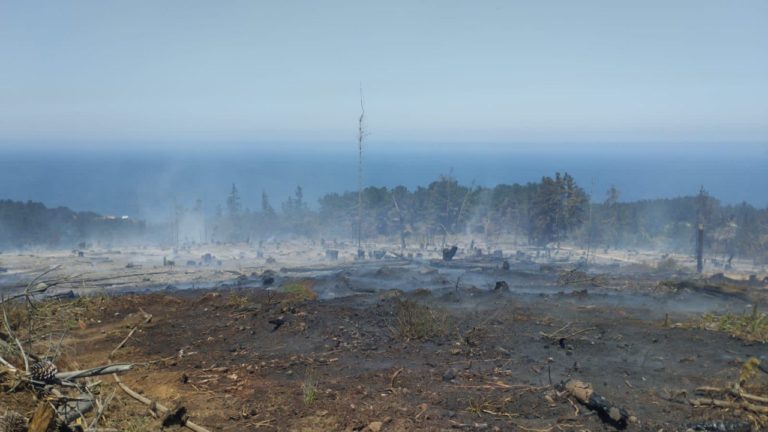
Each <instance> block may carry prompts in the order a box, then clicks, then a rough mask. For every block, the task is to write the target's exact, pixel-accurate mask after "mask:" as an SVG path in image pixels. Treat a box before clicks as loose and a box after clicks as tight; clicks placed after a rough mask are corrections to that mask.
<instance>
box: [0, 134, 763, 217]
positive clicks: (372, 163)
mask: <svg viewBox="0 0 768 432" xmlns="http://www.w3.org/2000/svg"><path fill="white" fill-rule="evenodd" d="M654 149H655V150H654V151H649V152H643V151H631V152H627V153H623V152H621V151H609V152H602V151H597V150H595V149H587V150H585V151H578V150H577V149H575V148H574V149H571V151H563V152H558V151H542V152H537V151H535V150H530V149H528V150H526V151H521V152H516V151H514V150H509V149H507V150H504V151H493V150H489V149H488V148H485V149H482V150H479V151H476V152H475V151H473V150H472V146H467V148H466V149H460V150H457V149H455V148H452V149H449V150H441V148H440V147H439V146H435V147H433V148H432V149H428V150H422V151H413V152H409V151H408V150H407V149H400V150H397V151H382V150H371V151H366V152H365V153H364V163H363V174H364V175H363V177H364V178H363V182H364V184H365V185H366V186H369V185H371V186H387V187H393V186H397V185H404V186H407V187H408V188H414V187H416V186H420V185H422V186H425V185H427V184H429V182H431V181H433V180H435V179H437V178H438V177H439V176H440V175H452V176H454V177H455V178H457V179H458V180H459V181H460V182H461V183H462V184H466V185H470V184H475V185H482V186H494V185H496V184H498V183H526V182H535V181H538V180H540V179H541V177H542V176H544V175H553V174H554V173H555V172H557V171H560V172H569V173H570V174H571V175H573V176H574V177H575V179H576V181H577V183H578V184H579V185H581V186H582V187H583V188H584V189H585V190H586V191H587V192H588V193H590V195H591V196H592V199H593V200H595V201H602V200H603V199H604V197H605V191H606V190H607V189H608V187H609V186H610V185H615V186H616V187H617V188H618V189H619V190H620V192H621V200H622V201H634V200H641V199H652V198H672V197H677V196H683V195H694V194H696V193H697V192H698V190H699V188H700V187H701V186H703V187H704V188H705V189H706V190H707V191H709V192H710V194H712V195H713V196H715V197H716V198H718V199H720V200H721V201H722V202H724V203H731V204H738V203H741V202H742V201H746V202H749V203H751V204H753V205H755V206H757V207H766V206H768V151H762V150H760V151H750V152H738V151H734V152H729V151H728V150H727V149H725V150H723V149H721V150H719V151H714V152H713V151H708V152H702V153H700V154H698V153H696V152H688V151H676V152H660V151H659V148H658V147H655V148H654ZM232 184H236V185H237V187H238V189H239V191H240V194H241V197H242V201H243V206H244V207H247V208H251V209H253V210H257V209H259V208H260V200H261V193H262V191H265V192H267V193H268V194H269V196H270V199H271V201H272V205H273V206H274V207H275V208H278V209H279V208H280V203H281V202H283V201H285V199H286V198H287V197H288V196H289V195H290V194H292V193H293V191H294V190H295V189H296V187H297V186H301V187H302V188H303V191H304V196H305V199H306V200H307V202H308V204H309V205H310V206H311V207H313V206H316V205H317V199H318V198H319V197H320V196H322V195H323V194H326V193H329V192H343V191H351V190H356V187H357V152H356V148H355V147H354V145H351V146H349V148H348V151H341V150H339V149H338V148H336V149H334V150H333V151H319V150H306V149H305V150H294V151H287V150H282V151H277V150H271V151H267V150H258V149H253V150H242V151H223V152H218V153H217V152H214V151H213V150H209V151H207V150H198V151H195V152H186V151H183V150H178V151H162V152H150V151H138V150H137V151H121V152H116V151H112V152H110V151H98V152H86V151H82V150H73V151H71V152H67V151H62V150H57V151H54V152H49V153H48V152H44V151H40V150H36V151H29V152H26V151H24V150H23V149H14V150H13V151H4V152H2V153H0V199H14V200H24V201H26V200H33V201H41V202H43V203H45V204H46V205H47V206H49V207H51V206H53V207H55V206H67V207H70V208H73V209H75V210H92V211H96V212H99V213H102V214H111V215H120V216H122V215H127V216H131V217H138V218H142V219H147V220H150V221H156V220H164V219H167V218H168V216H169V215H170V214H171V212H172V208H173V204H174V203H178V204H182V205H185V206H188V207H191V206H192V205H194V202H195V200H196V199H198V198H199V199H202V200H203V203H204V206H205V208H206V210H207V211H208V212H209V213H212V212H213V211H214V209H215V208H216V206H217V205H221V206H222V207H224V203H225V200H226V196H227V194H228V193H229V190H230V188H231V186H232Z"/></svg>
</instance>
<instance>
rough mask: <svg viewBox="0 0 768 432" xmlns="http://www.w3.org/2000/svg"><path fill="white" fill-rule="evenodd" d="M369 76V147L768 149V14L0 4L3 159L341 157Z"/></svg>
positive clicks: (513, 6)
mask: <svg viewBox="0 0 768 432" xmlns="http://www.w3.org/2000/svg"><path fill="white" fill-rule="evenodd" d="M360 82H362V83H363V86H364V90H365V97H366V105H367V113H368V118H369V120H368V128H369V129H370V131H371V132H372V135H371V137H370V140H371V142H373V143H376V142H389V143H395V144H397V143H400V144H401V145H403V143H418V142H443V141H452V142H477V141H482V142H497V143H514V142H594V141H602V142H647V141H653V142H696V141H720V142H734V141H753V142H754V141H762V142H766V141H768V1H766V0H759V1H749V0H739V1H733V0H723V1H711V0H691V1H686V0H674V1H671V0H658V1H657V0H643V1H634V2H625V1H613V0H606V1H586V0H579V1H573V0H566V1H546V0H536V1H533V0H531V1H447V0H440V1H412V0H411V1H392V0H390V1H377V2H368V1H348V2H340V1H270V2H266V1H192V0H182V1H156V0H152V1H140V0H130V1H103V0H98V1H60V0H54V1H32V0H19V1H9V0H0V145H2V146H3V148H6V149H8V148H11V147H14V146H18V145H19V143H22V142H26V143H29V142H49V143H50V142H53V143H59V145H72V144H73V143H82V142H85V143H118V142H123V143H125V142H144V143H147V142H152V143H159V144H158V145H159V146H161V147H162V146H173V145H178V144H183V143H189V142H219V141H233V142H262V143H269V142H281V143H290V142H304V143H307V142H318V143H320V142H323V143H338V144H344V145H348V143H349V142H353V140H354V134H355V128H356V118H357V116H358V110H359V106H358V100H357V97H358V94H357V93H358V85H359V83H360ZM65 143H66V144H65ZM104 145H106V144H104ZM113 145H117V144H113Z"/></svg>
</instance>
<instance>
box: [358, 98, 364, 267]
mask: <svg viewBox="0 0 768 432" xmlns="http://www.w3.org/2000/svg"><path fill="white" fill-rule="evenodd" d="M363 120H365V103H364V100H363V85H362V84H360V118H359V119H358V124H357V257H358V258H363V257H365V251H363V139H364V138H365V128H364V127H363Z"/></svg>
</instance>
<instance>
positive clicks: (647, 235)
mask: <svg viewBox="0 0 768 432" xmlns="http://www.w3.org/2000/svg"><path fill="white" fill-rule="evenodd" d="M362 203H363V211H362V220H360V219H359V218H358V211H357V210H358V194H357V192H343V193H336V192H334V193H328V194H326V195H324V196H322V197H321V198H320V199H319V200H318V201H317V205H316V206H310V205H308V203H307V201H306V199H305V197H304V193H303V189H302V188H301V187H300V186H299V187H296V189H295V191H294V192H293V193H292V194H291V195H290V196H288V197H286V199H285V200H283V201H282V202H281V203H280V204H279V205H273V203H272V200H271V199H270V197H269V195H268V194H267V193H266V192H264V191H262V192H261V200H260V208H258V209H256V210H251V209H248V208H244V207H243V204H242V199H241V195H240V190H239V189H238V188H237V186H236V185H232V187H231V189H230V190H229V191H228V193H227V195H226V198H225V199H224V200H223V206H221V205H220V206H217V207H216V210H215V212H211V214H208V213H206V212H205V211H204V206H203V203H202V201H200V200H198V201H197V202H196V203H195V205H194V206H193V207H192V208H189V209H187V208H185V207H183V206H176V207H175V212H174V214H175V216H174V217H175V221H171V222H170V223H167V224H164V225H157V226H155V225H147V224H145V223H144V222H140V221H136V220H128V221H124V220H120V219H116V220H115V219H110V218H105V217H103V216H100V215H98V214H96V213H93V212H75V211H72V210H70V209H68V208H65V207H59V208H46V207H45V206H44V205H43V204H41V203H35V202H18V201H10V200H2V201H0V247H9V246H13V247H24V246H29V245H44V246H46V245H47V246H65V247H67V246H69V245H72V244H77V243H78V242H82V241H88V240H89V239H96V240H99V241H103V242H113V241H114V242H118V241H120V239H124V238H132V239H146V240H148V241H155V242H158V243H173V244H176V245H179V244H181V243H184V242H185V241H190V240H189V239H192V240H191V241H195V242H233V243H234V242H249V243H252V244H257V243H258V242H260V241H266V240H269V239H271V238H285V237H287V236H300V237H309V238H314V239H320V238H325V239H340V240H349V239H353V238H355V237H356V234H357V231H358V226H359V227H360V229H361V231H362V235H363V238H364V239H367V240H374V239H377V240H379V239H387V240H388V241H395V242H398V243H399V244H400V245H402V246H413V245H425V246H426V245H436V246H441V245H444V244H448V243H450V242H451V241H452V239H451V236H454V235H457V234H468V235H472V236H477V237H478V239H486V240H487V239H494V238H499V237H502V236H512V237H513V238H516V239H517V240H518V241H519V242H522V243H525V244H530V245H536V246H540V247H557V246H558V245H559V244H561V243H563V242H568V243H570V244H575V245H578V246H581V247H585V248H593V249H597V248H600V249H613V248H620V247H621V248H654V249H663V250H669V251H678V252H691V251H692V247H693V243H694V234H695V230H696V227H697V225H699V224H701V225H702V226H703V227H704V230H705V247H706V249H707V250H708V251H709V254H710V255H711V254H712V253H716V254H720V255H721V256H722V257H723V259H724V260H730V259H733V258H734V257H741V258H752V259H755V260H757V261H759V262H768V208H763V209H759V208H756V207H754V206H752V205H750V204H748V203H741V204H738V205H724V204H722V203H721V202H720V201H719V200H717V199H716V198H715V197H712V196H711V195H709V194H708V193H707V191H706V190H704V189H703V188H702V189H701V190H700V191H699V193H698V194H695V195H691V196H687V197H679V198H663V199H652V200H641V201H634V202H625V201H622V200H621V193H620V191H619V190H618V189H617V188H615V187H611V188H609V190H608V191H606V192H605V196H604V197H603V198H602V199H597V198H596V197H594V198H590V197H589V196H588V194H587V193H586V192H585V191H584V189H583V188H582V187H580V186H579V185H578V184H577V183H576V181H575V180H574V178H573V177H572V176H571V175H569V174H568V173H563V174H561V173H555V174H554V175H553V176H544V177H542V178H541V180H540V181H538V182H529V183H526V184H511V185H509V184H499V185H496V186H494V187H485V186H475V185H464V184H460V183H459V182H458V181H457V180H456V179H455V178H453V177H451V176H441V177H439V178H437V179H436V180H435V181H433V182H431V183H429V184H428V185H426V186H418V187H416V188H414V189H409V188H407V187H405V186H396V187H394V188H387V187H375V186H369V187H366V188H364V189H363V191H362ZM182 230H186V231H187V232H186V233H181V232H180V231H182ZM170 231H174V232H173V233H170V234H169V232H170ZM190 232H194V233H195V235H190Z"/></svg>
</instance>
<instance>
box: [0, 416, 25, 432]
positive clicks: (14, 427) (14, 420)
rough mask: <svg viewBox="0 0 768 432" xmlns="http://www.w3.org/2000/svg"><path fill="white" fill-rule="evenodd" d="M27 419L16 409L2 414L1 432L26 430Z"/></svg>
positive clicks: (0, 420)
mask: <svg viewBox="0 0 768 432" xmlns="http://www.w3.org/2000/svg"><path fill="white" fill-rule="evenodd" d="M26 430H27V419H26V418H25V417H24V416H23V415H21V414H19V413H17V412H16V411H7V412H6V413H5V415H3V416H0V432H25V431H26Z"/></svg>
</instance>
